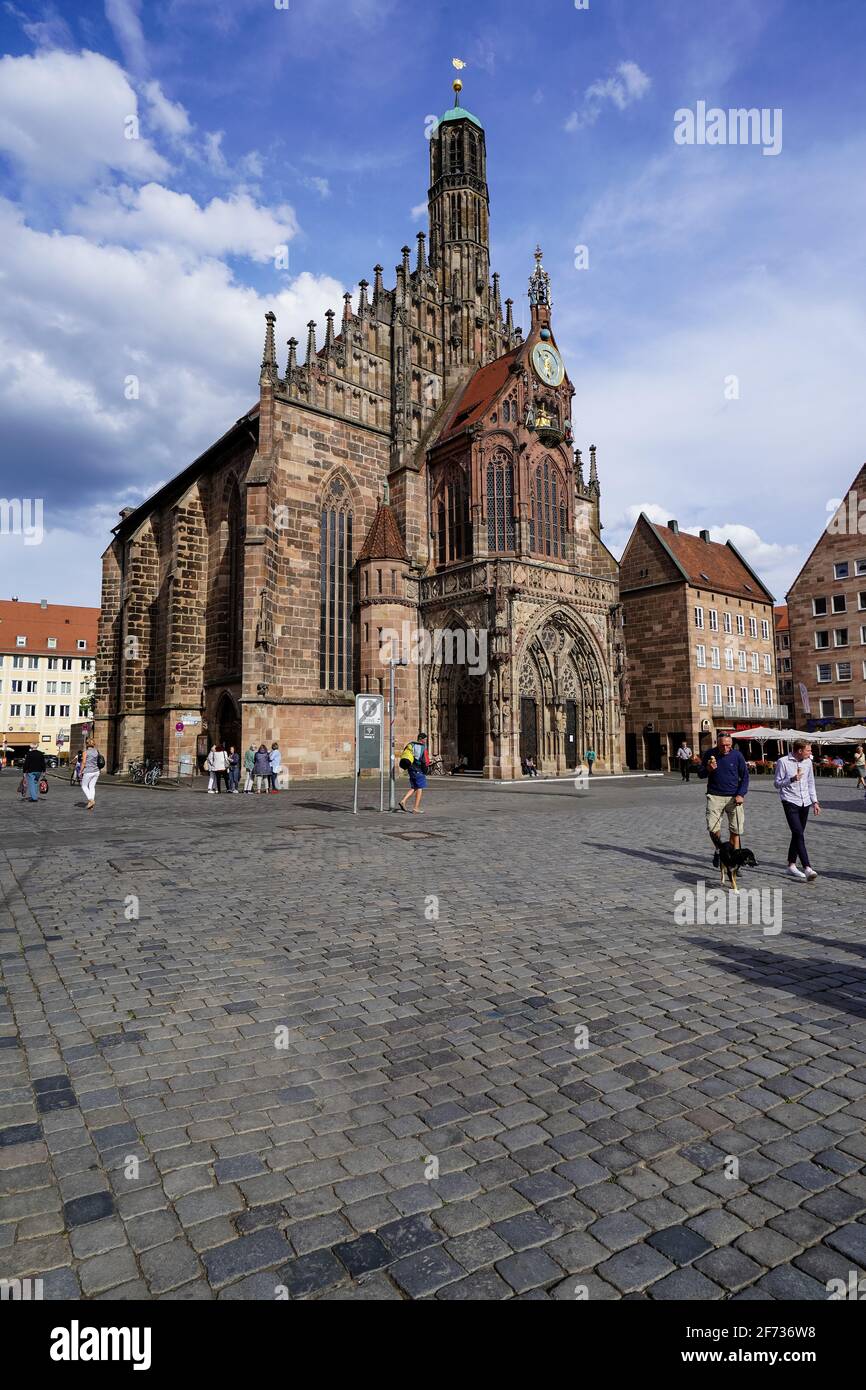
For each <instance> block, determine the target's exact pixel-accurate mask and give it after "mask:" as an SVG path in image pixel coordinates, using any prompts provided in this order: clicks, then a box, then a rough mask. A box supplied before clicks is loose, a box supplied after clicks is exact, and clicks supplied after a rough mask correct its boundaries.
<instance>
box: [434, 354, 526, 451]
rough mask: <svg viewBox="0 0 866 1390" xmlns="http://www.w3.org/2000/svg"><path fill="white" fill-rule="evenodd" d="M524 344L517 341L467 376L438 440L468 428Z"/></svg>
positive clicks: (498, 388)
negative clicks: (500, 354) (515, 345)
mask: <svg viewBox="0 0 866 1390" xmlns="http://www.w3.org/2000/svg"><path fill="white" fill-rule="evenodd" d="M524 346H525V344H523V343H520V344H518V346H517V347H516V348H512V349H511V351H510V352H506V353H504V354H503V356H502V357H497V358H496V361H495V362H489V363H488V364H487V366H486V367H479V368H478V371H477V372H475V374H474V376H472V377H470V379H469V381H467V383H466V385H465V386H464V388H463V390H462V391H461V393H460V395H459V396H458V398H457V400H456V401H455V403H454V405H453V406H452V408H451V412H450V414H449V416H448V419H447V420H446V422H445V425H444V426H443V428H442V430H441V432H440V434H439V442H440V443H441V441H442V440H443V439H450V438H451V437H452V436H453V435H455V434H460V433H461V431H462V430H466V429H468V428H469V426H470V425H474V424H475V422H476V421H477V420H480V419H481V417H482V416H483V415H484V413H485V411H486V410H487V407H488V406H489V405H490V404H491V402H492V401H493V399H494V398H495V397H496V396H497V395H498V394H499V392H500V391H501V390H502V388H503V386H504V385H505V383H506V381H507V380H508V373H509V372H510V370H511V364H512V362H513V361H514V359H515V357H516V356H517V354H518V353H519V352H520V350H521V348H522V347H524Z"/></svg>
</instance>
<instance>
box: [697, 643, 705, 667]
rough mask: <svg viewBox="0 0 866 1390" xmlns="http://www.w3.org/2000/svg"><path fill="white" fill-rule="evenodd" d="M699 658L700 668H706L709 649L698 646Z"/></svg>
mask: <svg viewBox="0 0 866 1390" xmlns="http://www.w3.org/2000/svg"><path fill="white" fill-rule="evenodd" d="M697 658H698V665H699V666H706V664H707V649H706V647H703V646H698V648H697Z"/></svg>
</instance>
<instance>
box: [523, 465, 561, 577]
mask: <svg viewBox="0 0 866 1390" xmlns="http://www.w3.org/2000/svg"><path fill="white" fill-rule="evenodd" d="M530 497H531V502H532V512H531V515H530V519H529V549H530V550H534V551H535V553H536V554H538V555H550V556H552V558H553V559H554V560H564V559H565V554H566V537H567V535H568V504H567V502H566V499H565V487H564V485H563V482H562V478H561V476H560V473H559V470H558V468H557V467H556V464H555V463H554V462H553V461H552V459H551V458H550V457H549V456H548V457H547V458H545V459H544V460H543V461H542V462H541V463H540V464H539V465H538V467H537V468H536V469H535V472H534V473H533V475H532V483H531V491H530Z"/></svg>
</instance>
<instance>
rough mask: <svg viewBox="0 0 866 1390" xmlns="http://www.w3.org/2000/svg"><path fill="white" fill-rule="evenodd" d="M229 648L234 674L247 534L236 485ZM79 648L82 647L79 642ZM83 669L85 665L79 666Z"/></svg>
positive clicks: (232, 504) (239, 653)
mask: <svg viewBox="0 0 866 1390" xmlns="http://www.w3.org/2000/svg"><path fill="white" fill-rule="evenodd" d="M228 528H229V534H228V582H229V592H228V616H229V630H228V645H227V657H228V664H229V668H230V669H231V670H233V671H234V670H237V669H238V668H239V667H240V665H241V662H242V659H243V640H244V533H245V530H246V525H245V520H244V513H243V508H242V506H241V494H240V489H239V488H238V485H237V483H236V482H235V483H234V484H233V485H232V490H231V494H230V496H229V505H228ZM78 645H79V647H80V646H81V643H80V642H79V644H78ZM81 664H82V667H83V666H84V662H82V663H81Z"/></svg>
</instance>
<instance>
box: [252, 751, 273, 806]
mask: <svg viewBox="0 0 866 1390" xmlns="http://www.w3.org/2000/svg"><path fill="white" fill-rule="evenodd" d="M253 771H254V773H255V776H256V796H260V795H261V793H262V792H264V793H265V796H267V794H268V791H269V790H270V784H271V760H270V758H269V757H268V750H267V748H266V747H265V745H264V744H263V743H260V744H259V750H258V752H257V753H256V757H255V762H254V763H253Z"/></svg>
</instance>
